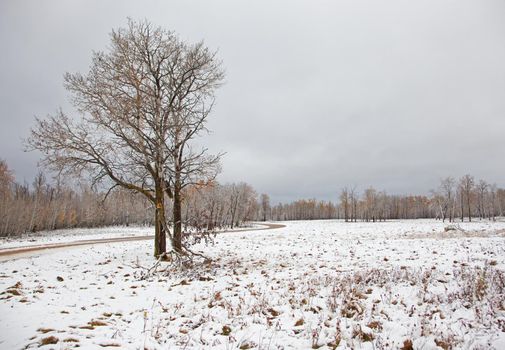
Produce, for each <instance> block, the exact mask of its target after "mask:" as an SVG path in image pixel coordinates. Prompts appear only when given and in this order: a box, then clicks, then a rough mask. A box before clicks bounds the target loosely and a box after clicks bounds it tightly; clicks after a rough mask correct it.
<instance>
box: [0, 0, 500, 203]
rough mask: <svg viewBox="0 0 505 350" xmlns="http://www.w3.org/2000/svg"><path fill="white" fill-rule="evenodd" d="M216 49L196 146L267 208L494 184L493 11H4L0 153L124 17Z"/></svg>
mask: <svg viewBox="0 0 505 350" xmlns="http://www.w3.org/2000/svg"><path fill="white" fill-rule="evenodd" d="M128 16H130V17H133V18H147V19H149V20H151V21H152V22H154V23H155V24H159V25H162V26H164V27H166V28H168V29H171V30H174V31H176V32H177V33H179V34H180V36H181V37H182V38H184V39H186V40H188V41H198V40H202V39H203V40H205V42H206V44H207V45H208V46H210V47H212V48H215V49H218V50H219V55H220V57H221V58H222V59H223V62H224V65H225V67H226V71H227V78H226V84H225V85H224V86H223V87H222V88H221V90H220V91H219V95H218V100H217V105H216V108H215V113H214V115H213V116H212V119H211V121H210V125H209V126H210V128H211V129H212V130H213V133H212V134H211V135H209V136H208V137H205V139H204V140H202V141H201V142H204V143H205V144H207V145H209V147H210V149H211V150H213V151H221V150H223V151H226V152H227V155H226V157H225V159H224V161H223V168H224V172H223V174H222V175H221V180H222V181H240V180H243V181H246V182H249V183H251V184H252V185H253V186H254V187H256V188H257V189H258V190H259V191H260V192H267V193H270V194H271V195H272V197H273V198H274V200H291V199H294V198H298V197H316V198H322V199H332V198H335V197H336V192H337V191H338V190H339V188H341V187H342V186H345V185H353V184H354V185H358V186H360V187H361V188H363V187H364V186H367V185H369V184H373V185H375V186H376V187H377V188H379V189H385V190H387V191H389V192H394V193H404V192H418V193H426V192H427V191H428V190H429V189H431V188H433V187H435V186H436V185H437V182H438V179H439V178H440V177H442V176H447V175H454V176H460V175H462V174H464V173H467V172H469V173H472V174H474V175H475V176H477V177H481V178H485V179H487V180H488V181H491V182H496V183H498V184H499V185H501V186H505V179H504V174H505V163H504V162H503V157H504V150H505V136H504V135H505V64H504V63H503V62H505V37H504V36H505V34H504V33H505V3H503V1H501V0H496V1H479V2H475V1H457V2H455V1H440V0H431V1H416V2H414V1H409V2H405V1H381V2H377V1H372V0H370V1H354V0H353V1H338V2H336V1H311V2H308V1H277V2H272V1H254V2H246V1H212V2H210V1H147V2H126V1H107V2H104V1H95V2H92V1H80V2H79V1H72V2H67V1H44V2H39V1H31V2H23V3H20V2H18V1H3V2H2V3H1V5H0V42H1V43H2V55H0V77H1V83H0V84H1V85H0V118H1V122H2V124H1V125H2V127H1V128H0V157H1V158H5V159H7V160H8V162H9V164H11V166H13V167H14V169H15V170H16V173H17V176H18V178H20V179H22V178H26V179H30V178H31V177H32V176H33V174H34V172H35V164H36V160H37V157H38V156H37V155H36V154H25V153H23V152H22V151H21V148H22V146H21V139H22V138H23V137H26V135H27V134H28V131H29V127H30V125H31V124H32V120H33V116H34V115H38V116H44V115H46V114H48V113H52V112H54V111H55V110H56V109H57V108H58V107H59V106H62V107H63V108H64V109H67V110H71V107H70V106H69V104H68V102H67V101H68V97H67V94H66V93H65V91H64V89H63V87H62V75H63V73H64V72H66V71H86V69H87V67H88V65H89V59H90V54H91V51H92V50H101V49H104V48H105V47H106V45H107V41H108V33H109V32H110V30H111V28H113V27H118V26H121V25H124V24H125V23H126V17H128Z"/></svg>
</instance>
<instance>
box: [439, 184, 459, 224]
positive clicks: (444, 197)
mask: <svg viewBox="0 0 505 350" xmlns="http://www.w3.org/2000/svg"><path fill="white" fill-rule="evenodd" d="M454 186H455V180H454V178H453V177H451V176H449V177H446V178H444V179H442V180H440V186H439V190H438V192H437V193H435V198H434V199H435V201H436V202H437V203H438V207H439V210H440V213H441V216H442V221H443V222H444V221H445V219H446V218H447V217H449V222H452V220H453V218H454Z"/></svg>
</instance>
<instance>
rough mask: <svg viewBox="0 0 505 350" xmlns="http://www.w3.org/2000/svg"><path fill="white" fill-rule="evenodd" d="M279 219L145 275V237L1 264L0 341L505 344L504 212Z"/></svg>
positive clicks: (221, 238)
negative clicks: (487, 216) (500, 216)
mask: <svg viewBox="0 0 505 350" xmlns="http://www.w3.org/2000/svg"><path fill="white" fill-rule="evenodd" d="M286 225H287V227H285V228H281V229H275V230H267V231H250V232H233V233H226V234H221V235H218V237H217V239H216V242H215V244H214V245H212V246H204V245H200V246H197V247H196V248H195V250H199V251H202V252H205V254H206V255H208V256H209V257H211V258H212V259H213V261H212V262H211V263H198V264H196V265H195V266H193V267H192V268H188V269H182V270H181V268H178V267H177V266H174V265H168V264H166V263H165V264H162V265H161V266H160V267H159V268H158V270H157V271H158V272H157V273H155V274H152V275H150V276H148V277H147V278H145V279H142V276H145V273H146V269H145V268H149V267H150V266H152V265H153V263H154V261H153V258H152V257H151V253H152V242H150V241H143V242H124V243H114V244H101V245H97V246H93V247H84V248H71V249H68V251H61V250H58V251H55V252H52V253H50V254H43V255H40V256H33V257H29V258H22V259H17V260H12V261H6V262H1V263H0V349H21V348H39V347H40V349H50V348H54V349H71V348H74V347H77V346H80V348H84V349H93V348H107V347H121V348H127V349H144V348H146V349H178V348H181V349H201V348H215V349H252V348H261V349H310V348H321V349H332V348H337V349H351V348H352V349H399V348H403V349H411V348H413V349H437V348H438V349H440V348H442V349H451V348H452V349H492V348H495V349H505V222H496V223H492V222H488V221H483V222H472V223H464V224H459V225H460V227H461V228H462V229H463V230H462V231H449V232H444V227H445V226H447V223H446V224H442V223H441V222H437V221H433V220H410V221H397V222H386V223H344V222H341V221H301V222H288V223H286ZM78 232H79V231H76V235H72V234H69V235H70V236H72V237H75V236H77V235H79V233H78ZM118 234H120V233H118ZM142 234H145V233H142ZM45 237H46V238H45V239H46V240H47V239H55V238H47V235H46V236H45ZM86 238H88V237H86ZM32 239H33V238H32ZM28 243H30V244H32V243H33V244H35V243H40V240H37V239H36V238H35V242H28ZM6 244H7V243H2V245H1V247H5V245H6ZM8 244H9V245H16V246H19V245H20V242H17V243H16V242H8ZM409 342H412V346H413V347H409V345H410V343H409ZM43 344H46V345H43Z"/></svg>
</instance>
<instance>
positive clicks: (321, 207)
mask: <svg viewBox="0 0 505 350" xmlns="http://www.w3.org/2000/svg"><path fill="white" fill-rule="evenodd" d="M264 212H266V213H268V214H267V215H264V214H261V215H260V217H263V218H264V219H270V220H313V219H342V220H345V221H346V222H356V221H365V222H369V221H372V222H375V221H385V220H394V219H421V218H434V219H441V220H442V221H444V222H445V221H446V220H448V221H449V222H452V221H454V220H456V219H458V220H460V221H464V220H468V221H472V218H478V219H490V220H495V218H496V217H497V216H505V189H502V188H498V187H497V186H496V185H494V184H490V183H488V182H486V181H484V180H479V181H477V180H476V179H475V178H474V177H473V176H471V175H464V176H462V177H461V178H460V179H458V180H456V179H455V178H453V177H446V178H444V179H442V180H441V181H440V184H439V186H438V188H437V189H435V190H432V191H430V195H428V196H426V195H390V194H388V193H386V192H385V191H378V190H376V189H375V188H374V187H368V188H367V189H365V190H364V191H363V192H362V193H359V192H358V191H357V190H356V187H344V188H343V189H342V190H341V191H340V193H339V199H338V201H337V202H336V203H335V204H334V203H332V202H331V201H318V200H315V199H310V200H297V201H294V202H291V203H286V204H277V205H275V206H272V207H268V210H266V211H265V210H264Z"/></svg>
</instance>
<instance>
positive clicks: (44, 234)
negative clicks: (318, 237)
mask: <svg viewBox="0 0 505 350" xmlns="http://www.w3.org/2000/svg"><path fill="white" fill-rule="evenodd" d="M262 227H264V226H263V225H261V224H254V223H253V224H249V225H247V226H241V227H236V228H234V229H233V230H230V229H228V230H227V231H237V232H240V231H243V230H248V229H250V228H262ZM153 235H154V226H128V227H127V226H112V227H98V228H78V229H60V230H53V231H40V232H35V233H26V234H24V235H21V236H12V237H0V250H2V249H14V248H21V247H34V246H38V245H45V244H56V243H68V242H79V241H85V240H86V241H87V240H97V239H104V238H121V237H141V236H153Z"/></svg>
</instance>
